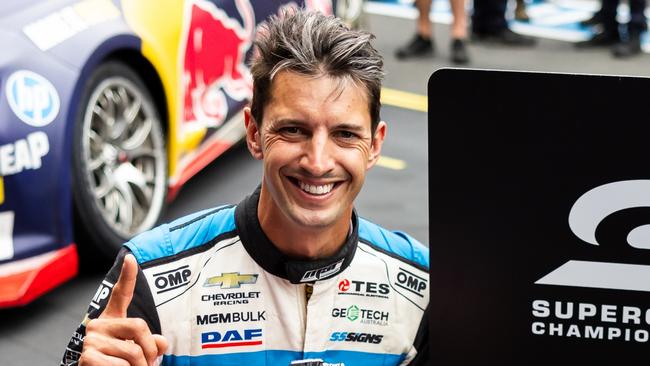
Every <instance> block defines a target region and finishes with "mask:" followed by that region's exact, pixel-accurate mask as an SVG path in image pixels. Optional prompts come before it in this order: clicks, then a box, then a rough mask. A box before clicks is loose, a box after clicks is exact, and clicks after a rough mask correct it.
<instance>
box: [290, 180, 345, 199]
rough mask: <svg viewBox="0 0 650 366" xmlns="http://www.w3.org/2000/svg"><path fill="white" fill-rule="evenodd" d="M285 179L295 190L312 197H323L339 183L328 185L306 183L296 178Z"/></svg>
mask: <svg viewBox="0 0 650 366" xmlns="http://www.w3.org/2000/svg"><path fill="white" fill-rule="evenodd" d="M287 179H288V180H289V181H290V182H291V183H292V184H293V185H294V186H295V187H297V188H299V189H300V190H302V191H303V192H305V193H308V194H310V195H314V196H324V195H326V194H328V193H330V192H332V190H333V189H334V188H335V187H337V186H339V185H340V183H341V182H330V183H315V182H307V181H304V180H301V179H300V178H296V177H289V176H287Z"/></svg>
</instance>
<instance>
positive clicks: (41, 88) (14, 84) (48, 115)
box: [6, 70, 60, 127]
mask: <svg viewBox="0 0 650 366" xmlns="http://www.w3.org/2000/svg"><path fill="white" fill-rule="evenodd" d="M6 93H7V101H8V102H9V107H11V110H12V111H13V112H14V113H15V114H16V116H17V117H18V118H20V120H21V121H23V122H25V123H27V124H28V125H30V126H34V127H43V126H46V125H48V124H49V123H50V122H52V121H53V120H54V118H56V116H57V114H58V113H59V105H60V101H59V94H58V93H57V92H56V89H54V86H53V85H52V83H50V82H49V81H48V80H47V79H45V78H44V77H42V76H41V75H39V74H37V73H35V72H32V71H27V70H19V71H16V72H14V73H13V74H11V75H10V76H9V79H7V84H6Z"/></svg>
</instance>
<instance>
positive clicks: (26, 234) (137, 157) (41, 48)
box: [0, 0, 333, 307]
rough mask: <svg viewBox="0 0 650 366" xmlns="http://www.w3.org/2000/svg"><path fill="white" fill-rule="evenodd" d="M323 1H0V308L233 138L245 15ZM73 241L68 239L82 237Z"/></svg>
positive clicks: (69, 264)
mask: <svg viewBox="0 0 650 366" xmlns="http://www.w3.org/2000/svg"><path fill="white" fill-rule="evenodd" d="M303 5H304V6H306V7H308V8H313V9H317V10H320V11H323V12H325V13H331V12H332V11H333V9H332V5H331V3H330V2H329V1H328V0H319V1H317V0H307V4H303V3H301V2H300V1H290V2H288V1H286V0H185V1H184V0H167V1H164V2H161V1H156V0H128V1H126V0H123V1H119V0H47V1H38V0H4V1H2V2H0V47H2V50H3V51H2V52H0V307H9V306H18V305H24V304H27V303H29V302H30V301H32V300H33V299H35V298H36V297H38V296H39V295H41V294H43V293H45V292H46V291H48V290H50V289H52V288H54V287H56V286H57V285H59V284H61V283H62V282H64V281H66V280H68V279H70V278H72V277H73V276H75V275H76V273H77V267H78V255H77V248H76V246H75V244H74V243H75V234H76V233H80V232H83V233H84V235H88V236H89V237H90V238H91V239H92V240H90V242H92V243H94V247H95V249H96V250H97V252H98V253H99V254H101V255H104V256H107V257H112V256H114V255H115V253H117V250H118V249H119V247H120V246H121V244H122V243H123V242H124V241H125V240H128V239H129V238H130V237H132V236H134V235H135V234H137V233H139V232H142V231H144V230H147V229H150V228H152V227H153V226H154V225H155V224H156V223H157V222H158V220H159V219H160V216H161V212H162V210H163V207H164V205H165V203H166V202H168V201H169V200H172V199H173V198H174V197H175V195H176V194H177V193H178V190H179V189H180V188H181V187H182V186H183V184H184V183H185V182H186V181H187V180H188V179H190V178H191V177H192V176H193V175H195V174H196V173H197V172H198V171H199V170H201V169H202V168H204V167H205V166H206V165H208V164H209V163H210V162H211V161H212V160H214V159H215V158H216V157H218V156H219V155H220V154H222V153H223V152H224V151H225V150H227V149H228V148H229V147H231V146H232V145H233V144H235V143H236V142H238V141H239V140H241V139H242V137H243V136H244V128H243V122H242V118H243V115H242V109H243V107H244V106H245V105H246V103H247V102H248V100H249V98H250V96H251V94H252V78H251V75H250V72H249V69H248V66H247V61H248V60H249V59H250V57H251V56H252V40H253V39H254V35H255V31H256V29H257V26H258V25H259V24H260V22H262V21H263V20H265V19H266V18H268V17H269V16H270V15H271V14H276V13H278V12H279V10H281V8H283V7H296V6H303ZM88 244H89V243H86V242H85V241H84V242H83V243H80V245H88Z"/></svg>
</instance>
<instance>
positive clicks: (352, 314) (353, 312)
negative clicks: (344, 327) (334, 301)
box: [332, 305, 389, 326]
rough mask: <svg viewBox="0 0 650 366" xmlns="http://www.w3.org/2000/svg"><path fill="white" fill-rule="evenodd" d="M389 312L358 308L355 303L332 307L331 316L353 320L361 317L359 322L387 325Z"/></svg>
mask: <svg viewBox="0 0 650 366" xmlns="http://www.w3.org/2000/svg"><path fill="white" fill-rule="evenodd" d="M388 316H389V313H388V312H386V311H379V310H373V309H360V308H359V307H358V306H356V305H351V306H349V307H348V308H347V309H346V308H334V309H332V317H333V318H347V319H348V320H349V321H351V322H353V321H356V320H357V319H359V318H361V320H360V322H361V323H363V324H372V325H382V326H383V325H388Z"/></svg>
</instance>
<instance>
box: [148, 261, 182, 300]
mask: <svg viewBox="0 0 650 366" xmlns="http://www.w3.org/2000/svg"><path fill="white" fill-rule="evenodd" d="M189 268H190V266H189V265H185V266H182V267H178V268H176V269H172V270H170V271H165V272H160V273H156V274H154V275H153V278H154V280H153V283H154V285H155V286H156V288H157V289H158V292H156V293H157V294H161V293H163V292H167V291H171V290H175V289H177V288H180V287H183V286H186V285H187V284H188V283H190V276H191V275H192V271H190V270H189Z"/></svg>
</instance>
